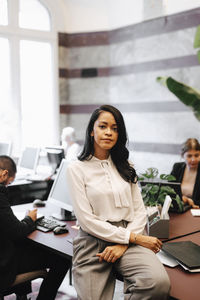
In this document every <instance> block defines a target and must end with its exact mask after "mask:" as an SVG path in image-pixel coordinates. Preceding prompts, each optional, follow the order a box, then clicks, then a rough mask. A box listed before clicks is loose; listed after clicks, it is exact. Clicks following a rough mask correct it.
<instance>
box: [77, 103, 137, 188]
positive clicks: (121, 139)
mask: <svg viewBox="0 0 200 300" xmlns="http://www.w3.org/2000/svg"><path fill="white" fill-rule="evenodd" d="M103 111H107V112H110V113H111V114H112V115H113V117H114V118H115V121H116V123H117V130H118V139H117V143H116V144H115V146H114V147H113V148H112V149H111V150H110V155H111V158H112V161H113V163H114V164H115V166H116V168H117V170H118V172H119V173H120V175H121V177H122V178H123V179H124V180H126V181H128V182H133V183H135V182H137V175H136V172H135V169H134V168H133V167H132V166H131V165H130V164H129V162H128V157H129V151H128V149H127V148H126V143H127V141H128V138H127V133H126V127H125V123H124V119H123V116H122V114H121V112H120V111H119V110H118V109H117V108H115V107H114V106H111V105H102V106H100V107H99V108H97V109H96V110H95V111H94V112H93V113H92V115H91V117H90V120H89V123H88V126H87V129H86V136H85V143H84V147H83V150H82V152H81V153H80V155H79V156H78V159H79V160H81V161H84V160H90V159H91V158H92V156H93V155H94V138H93V137H92V136H91V132H92V131H93V129H94V123H95V121H96V120H97V119H98V117H99V115H100V114H101V113H102V112H103Z"/></svg>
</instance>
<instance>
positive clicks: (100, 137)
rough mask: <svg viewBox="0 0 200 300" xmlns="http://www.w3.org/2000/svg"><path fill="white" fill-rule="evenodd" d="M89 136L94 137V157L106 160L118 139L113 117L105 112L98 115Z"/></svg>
mask: <svg viewBox="0 0 200 300" xmlns="http://www.w3.org/2000/svg"><path fill="white" fill-rule="evenodd" d="M91 136H93V137H94V155H95V156H96V157H97V158H99V159H106V158H108V156H109V152H110V150H111V149H112V148H113V147H114V146H115V144H116V142H117V139H118V129H117V123H116V121H115V118H114V116H113V115H112V114H111V113H110V112H107V111H103V112H102V113H100V115H99V117H98V119H97V120H96V121H95V123H94V127H93V131H92V132H91Z"/></svg>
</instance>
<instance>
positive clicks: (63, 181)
mask: <svg viewBox="0 0 200 300" xmlns="http://www.w3.org/2000/svg"><path fill="white" fill-rule="evenodd" d="M68 163H69V162H67V161H66V159H63V160H62V162H61V164H60V167H59V170H58V173H57V175H56V178H55V180H54V183H53V185H52V188H51V191H50V193H49V197H48V200H47V201H49V202H51V203H53V204H54V205H56V206H59V207H60V208H61V209H63V210H65V218H64V216H55V215H53V216H54V217H55V218H57V219H62V220H63V219H65V220H72V219H74V217H73V218H72V216H73V207H72V202H71V198H70V194H69V187H68V184H67V165H68ZM66 211H67V213H66Z"/></svg>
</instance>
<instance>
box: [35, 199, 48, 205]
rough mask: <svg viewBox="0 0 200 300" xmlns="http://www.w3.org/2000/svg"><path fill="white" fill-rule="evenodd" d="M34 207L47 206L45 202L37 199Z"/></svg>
mask: <svg viewBox="0 0 200 300" xmlns="http://www.w3.org/2000/svg"><path fill="white" fill-rule="evenodd" d="M33 206H34V207H43V206H45V202H44V201H42V200H40V199H35V200H34V201H33Z"/></svg>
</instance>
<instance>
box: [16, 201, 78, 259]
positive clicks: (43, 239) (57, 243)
mask: <svg viewBox="0 0 200 300" xmlns="http://www.w3.org/2000/svg"><path fill="white" fill-rule="evenodd" d="M12 209H13V211H14V212H16V211H20V212H21V211H24V212H26V211H27V210H28V209H33V205H32V203H28V204H23V205H16V206H12ZM52 212H54V213H56V212H59V208H58V207H56V206H54V205H53V204H51V203H46V206H45V207H38V213H41V214H43V215H45V216H50V215H51V214H52ZM66 224H67V226H68V229H69V233H64V234H61V235H54V233H53V232H52V231H51V232H47V233H44V232H42V231H39V230H35V231H34V232H32V233H31V234H29V236H28V238H29V239H31V240H32V241H34V242H36V243H38V244H40V245H41V246H44V247H48V248H49V249H51V250H53V251H56V252H59V253H60V254H61V255H65V256H67V257H68V258H69V259H70V260H71V258H72V256H73V246H72V239H73V237H74V236H76V234H77V229H74V228H72V226H73V225H75V221H66Z"/></svg>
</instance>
